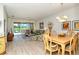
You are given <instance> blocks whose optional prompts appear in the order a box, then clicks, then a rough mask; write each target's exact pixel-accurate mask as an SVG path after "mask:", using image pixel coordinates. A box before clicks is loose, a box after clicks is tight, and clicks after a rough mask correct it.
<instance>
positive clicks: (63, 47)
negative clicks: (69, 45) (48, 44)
mask: <svg viewBox="0 0 79 59" xmlns="http://www.w3.org/2000/svg"><path fill="white" fill-rule="evenodd" d="M64 54H65V45H64V44H62V55H64Z"/></svg>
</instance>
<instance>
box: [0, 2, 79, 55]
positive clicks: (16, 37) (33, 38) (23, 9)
mask: <svg viewBox="0 0 79 59" xmlns="http://www.w3.org/2000/svg"><path fill="white" fill-rule="evenodd" d="M78 10H79V4H78V3H11V4H9V3H3V4H0V16H1V23H0V29H1V31H0V37H1V39H4V40H3V41H2V42H3V43H2V44H3V46H2V47H4V48H2V50H1V52H0V53H1V54H5V55H6V54H9V55H19V54H21V55H22V54H25V55H45V54H46V55H49V54H50V52H45V51H44V44H43V43H44V42H43V34H44V32H45V30H46V29H48V27H50V26H52V30H53V31H52V32H51V33H53V34H55V35H59V34H64V33H67V31H68V29H71V30H74V32H75V33H77V34H78V30H79V23H78V22H79V16H78V15H79V11H78ZM60 18H61V19H60ZM64 24H67V26H66V27H64ZM49 25H50V26H49ZM50 29H51V28H50ZM4 41H5V42H4ZM5 43H6V44H5ZM38 43H39V44H38ZM55 43H56V42H55ZM58 45H60V44H59V43H58ZM5 46H7V47H5ZM5 48H6V49H5ZM61 50H62V51H63V52H62V51H61V52H60V55H62V54H65V52H64V48H61ZM54 54H55V55H57V53H54ZM67 54H69V53H67ZM76 54H79V50H77V52H76V53H75V55H76Z"/></svg>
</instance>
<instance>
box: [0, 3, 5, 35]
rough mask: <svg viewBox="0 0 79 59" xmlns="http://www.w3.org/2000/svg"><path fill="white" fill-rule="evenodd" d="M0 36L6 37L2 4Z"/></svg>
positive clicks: (0, 6)
mask: <svg viewBox="0 0 79 59" xmlns="http://www.w3.org/2000/svg"><path fill="white" fill-rule="evenodd" d="M0 23H1V24H0V36H1V35H4V14H3V5H1V4H0Z"/></svg>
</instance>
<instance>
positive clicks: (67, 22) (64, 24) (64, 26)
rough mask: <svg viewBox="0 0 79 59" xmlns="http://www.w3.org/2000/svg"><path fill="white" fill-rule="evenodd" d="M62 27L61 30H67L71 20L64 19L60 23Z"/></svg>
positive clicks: (69, 27)
mask: <svg viewBox="0 0 79 59" xmlns="http://www.w3.org/2000/svg"><path fill="white" fill-rule="evenodd" d="M62 29H63V30H68V29H71V22H70V21H65V22H63V23H62Z"/></svg>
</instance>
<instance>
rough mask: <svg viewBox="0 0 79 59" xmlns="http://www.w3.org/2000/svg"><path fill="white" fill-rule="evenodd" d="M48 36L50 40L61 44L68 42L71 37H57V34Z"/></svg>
mask: <svg viewBox="0 0 79 59" xmlns="http://www.w3.org/2000/svg"><path fill="white" fill-rule="evenodd" d="M48 38H49V39H50V41H53V42H57V43H62V44H65V43H67V42H69V41H70V39H71V37H69V36H65V37H59V36H58V35H53V36H49V37H48Z"/></svg>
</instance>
